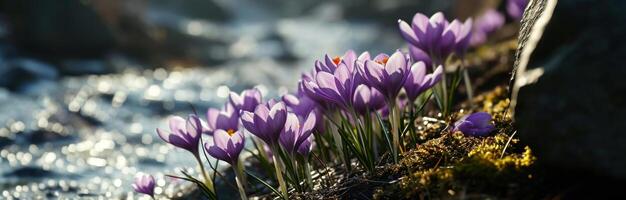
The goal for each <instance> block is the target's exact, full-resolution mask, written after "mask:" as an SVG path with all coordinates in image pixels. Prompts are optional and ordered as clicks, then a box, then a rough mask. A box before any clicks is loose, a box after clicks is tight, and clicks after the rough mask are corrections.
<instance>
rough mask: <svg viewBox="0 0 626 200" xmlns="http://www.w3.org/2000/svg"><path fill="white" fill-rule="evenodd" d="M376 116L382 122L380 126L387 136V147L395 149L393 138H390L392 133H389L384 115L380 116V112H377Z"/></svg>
mask: <svg viewBox="0 0 626 200" xmlns="http://www.w3.org/2000/svg"><path fill="white" fill-rule="evenodd" d="M376 118H377V119H378V123H379V124H380V127H381V128H382V129H383V135H384V136H385V137H384V138H385V141H386V142H387V149H388V150H391V149H393V145H392V144H391V138H389V135H391V133H389V129H387V127H385V123H384V122H383V119H382V117H380V114H379V113H376Z"/></svg>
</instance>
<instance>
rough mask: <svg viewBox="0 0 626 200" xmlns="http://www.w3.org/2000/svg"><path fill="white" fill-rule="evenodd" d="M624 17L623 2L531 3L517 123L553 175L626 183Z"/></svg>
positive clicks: (519, 69)
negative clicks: (575, 174) (588, 177)
mask: <svg viewBox="0 0 626 200" xmlns="http://www.w3.org/2000/svg"><path fill="white" fill-rule="evenodd" d="M552 4H556V7H555V9H554V12H553V13H551V11H552V8H551V7H550V6H551V5H552ZM581 8H583V9H581ZM624 10H626V1H623V0H603V1H598V0H561V1H558V3H557V1H556V0H532V2H531V4H530V5H529V7H528V8H527V10H526V14H525V16H524V19H523V20H522V30H521V32H520V49H518V54H517V58H518V60H517V61H516V72H515V75H514V77H515V80H513V82H514V86H513V88H512V91H513V101H512V102H513V103H512V104H513V106H514V118H515V124H516V126H517V128H518V133H517V134H518V135H519V137H520V138H521V139H522V141H524V142H527V143H528V144H529V145H530V146H531V147H532V149H533V150H534V151H535V153H536V155H537V157H538V159H539V161H540V163H542V164H544V165H545V166H547V167H548V168H550V169H557V170H554V171H551V173H557V174H568V173H569V174H571V173H572V172H577V173H578V174H581V173H583V174H585V175H589V176H594V177H607V178H609V179H611V180H626V156H624V155H625V152H626V123H625V122H626V95H625V93H626V62H625V61H626V60H625V57H624V56H625V55H626V39H625V38H626V26H624V25H626V15H624V13H623V12H624ZM550 14H552V18H551V19H550V17H549V15H550ZM544 22H548V23H547V26H545V31H543V30H542V28H543V24H544ZM541 32H543V36H541ZM535 44H536V48H535ZM533 50H534V51H533Z"/></svg>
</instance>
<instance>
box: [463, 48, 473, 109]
mask: <svg viewBox="0 0 626 200" xmlns="http://www.w3.org/2000/svg"><path fill="white" fill-rule="evenodd" d="M462 63H463V59H461V66H463V64H462ZM467 71H468V70H467V68H465V67H463V80H464V81H465V90H467V100H468V101H469V102H470V107H474V102H472V99H474V90H473V89H472V82H471V81H470V77H469V72H467Z"/></svg>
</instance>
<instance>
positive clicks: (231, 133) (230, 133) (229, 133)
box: [226, 128, 235, 136]
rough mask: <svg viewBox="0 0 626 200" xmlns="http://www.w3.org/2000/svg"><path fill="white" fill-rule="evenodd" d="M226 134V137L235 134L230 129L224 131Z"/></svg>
mask: <svg viewBox="0 0 626 200" xmlns="http://www.w3.org/2000/svg"><path fill="white" fill-rule="evenodd" d="M226 133H228V136H233V135H234V134H235V130H233V129H232V128H231V129H228V130H226Z"/></svg>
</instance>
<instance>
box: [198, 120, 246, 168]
mask: <svg viewBox="0 0 626 200" xmlns="http://www.w3.org/2000/svg"><path fill="white" fill-rule="evenodd" d="M245 139H246V138H245V136H244V134H243V133H241V132H240V131H233V130H229V131H224V130H221V129H218V130H216V131H215V132H214V133H213V144H212V145H211V144H209V143H205V144H204V148H205V149H206V151H207V152H208V153H209V155H211V156H213V157H214V158H216V159H219V160H223V161H226V162H228V163H229V164H230V165H233V166H234V165H236V164H237V162H238V161H239V154H240V153H241V150H243V146H244V143H245Z"/></svg>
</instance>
